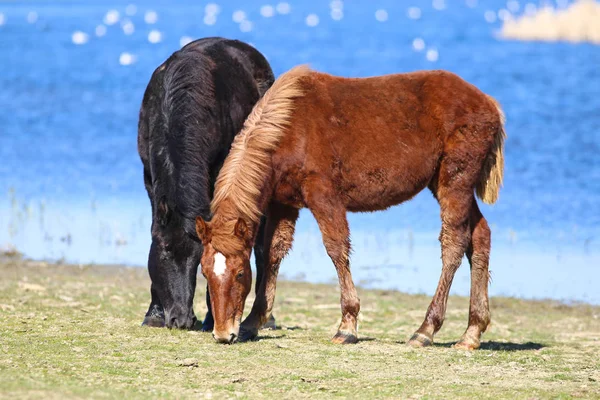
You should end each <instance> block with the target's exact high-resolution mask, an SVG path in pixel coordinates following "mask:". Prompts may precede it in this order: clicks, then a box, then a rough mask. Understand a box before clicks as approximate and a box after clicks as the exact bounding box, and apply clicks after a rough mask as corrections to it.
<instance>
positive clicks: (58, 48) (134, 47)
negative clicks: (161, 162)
mask: <svg viewBox="0 0 600 400" xmlns="http://www.w3.org/2000/svg"><path fill="white" fill-rule="evenodd" d="M318 3H319V4H317V2H310V1H289V3H285V2H284V3H268V2H266V1H255V0H250V1H235V2H234V1H228V2H222V3H221V2H212V3H207V2H204V1H177V2H167V1H151V0H146V1H144V2H139V3H131V2H119V1H92V0H86V1H85V2H76V1H60V2H59V1H54V2H48V1H20V2H2V3H0V57H1V60H2V67H3V68H2V73H1V74H0V89H1V90H0V246H1V247H9V246H14V247H16V248H17V249H18V250H19V251H21V252H23V253H24V254H25V255H26V256H27V257H31V258H40V259H41V258H44V259H65V260H67V261H69V262H80V263H90V262H93V263H125V264H130V265H139V266H144V265H145V262H146V257H147V251H148V247H149V243H150V222H151V217H150V205H149V201H148V199H147V196H146V193H145V190H144V186H143V182H142V172H141V163H140V161H139V158H138V155H137V152H136V134H137V117H138V110H139V106H140V103H141V98H142V94H143V91H144V89H145V86H146V84H147V83H148V80H149V78H150V75H151V73H152V71H153V70H154V68H155V67H156V66H158V65H159V64H160V63H161V62H162V61H163V60H164V59H166V58H167V57H168V56H169V55H170V54H171V53H172V52H173V51H175V50H177V49H178V48H179V47H180V45H181V43H182V42H185V41H187V40H189V38H200V37H205V36H224V37H229V38H237V39H240V40H243V41H246V42H250V43H252V44H253V45H254V46H256V47H257V48H258V49H259V50H260V51H261V52H263V54H265V55H266V57H267V58H268V59H269V62H270V63H271V65H272V67H273V70H274V71H275V73H276V74H277V75H278V74H280V73H282V72H284V71H286V70H287V69H289V68H291V67H293V66H295V65H297V64H302V63H309V64H310V65H311V66H312V67H313V68H315V69H317V70H321V71H326V72H330V73H333V74H338V75H344V76H359V77H360V76H370V75H380V74H386V73H393V72H404V71H413V70H418V69H447V70H451V71H453V72H456V73H458V74H459V75H461V76H462V77H463V78H465V79H466V80H468V81H469V82H471V83H473V84H475V85H477V86H478V87H479V88H481V89H482V90H483V91H485V92H486V93H488V94H490V95H492V96H494V97H496V98H497V99H498V100H499V102H500V103H501V104H502V105H503V108H504V110H505V112H506V115H507V118H508V122H507V125H506V129H507V133H508V140H507V142H506V170H505V186H504V188H503V190H502V192H501V197H500V201H499V202H498V203H497V204H496V205H494V206H485V205H484V206H482V211H483V213H484V215H485V216H486V218H487V219H488V221H489V222H490V225H491V226H492V230H493V248H492V259H491V267H490V268H491V270H492V271H493V275H492V276H493V282H492V285H491V287H490V293H491V294H492V295H511V296H519V297H525V298H555V299H560V300H577V301H586V302H591V303H596V304H600V290H599V282H600V46H593V45H590V44H567V43H526V42H516V41H502V40H499V39H497V38H496V32H497V31H498V30H499V27H500V24H501V22H499V21H498V20H496V21H493V19H496V17H497V15H498V11H499V10H501V9H503V8H505V7H507V3H506V2H505V1H495V0H494V1H489V0H486V1H485V2H484V1H479V3H477V1H475V0H467V1H464V0H447V1H445V2H444V1H442V0H435V1H433V2H431V1H419V0H413V1H411V2H398V1H392V0H389V1H385V0H373V1H369V2H351V1H347V2H344V3H342V2H340V1H334V2H331V3H329V2H318ZM355 3H360V4H355ZM509 3H511V4H510V5H509V7H510V8H511V9H513V10H516V7H518V8H519V11H517V13H520V12H521V11H522V10H523V9H524V7H525V3H519V2H515V1H511V2H509ZM546 3H548V2H546ZM561 4H564V2H561ZM215 12H216V14H215ZM500 14H501V15H502V12H501V13H500ZM492 17H494V18H492ZM350 225H351V230H352V239H353V256H352V269H353V274H354V277H355V280H356V281H357V283H358V282H359V283H360V284H361V285H362V286H365V287H379V288H395V289H400V290H403V291H408V292H423V293H429V294H430V293H432V292H433V291H434V290H435V286H436V284H437V280H438V277H439V273H440V270H441V261H440V255H439V254H440V248H439V244H438V242H437V236H438V232H439V228H440V222H439V208H438V206H437V204H436V202H435V201H434V199H433V198H432V196H431V194H430V193H428V192H423V193H421V194H420V195H418V196H417V197H416V198H415V199H413V200H412V201H410V202H408V203H405V204H402V205H400V206H397V207H394V208H392V209H390V210H388V211H386V212H379V213H371V214H353V215H350ZM468 271H469V269H468V265H467V264H466V263H464V264H463V267H462V268H461V269H460V270H459V273H458V275H457V277H456V280H455V283H454V286H453V290H452V292H453V293H456V294H463V295H467V294H468V293H469V272H468ZM281 274H282V275H283V276H284V277H286V278H290V279H302V280H308V281H315V282H330V281H335V280H336V274H335V270H334V267H333V265H332V264H331V262H330V261H329V260H328V258H327V257H326V255H325V252H324V250H323V246H322V244H321V241H320V234H319V232H318V228H317V226H316V223H315V222H314V220H313V219H312V217H311V216H310V214H309V213H308V212H306V211H303V213H302V214H301V218H300V221H299V223H298V234H297V238H296V243H295V248H294V250H293V252H292V254H291V255H290V256H289V257H288V259H286V260H285V261H284V263H283V266H282V270H281Z"/></svg>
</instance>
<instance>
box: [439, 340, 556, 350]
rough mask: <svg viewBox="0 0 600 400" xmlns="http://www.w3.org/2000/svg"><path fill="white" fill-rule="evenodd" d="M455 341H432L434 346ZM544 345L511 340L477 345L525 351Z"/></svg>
mask: <svg viewBox="0 0 600 400" xmlns="http://www.w3.org/2000/svg"><path fill="white" fill-rule="evenodd" d="M455 344H456V342H447V343H434V344H433V345H434V346H436V347H448V348H449V347H452V346H454V345H455ZM544 347H546V345H544V344H542V343H535V342H526V343H512V342H495V341H493V340H492V341H489V342H482V343H481V346H480V347H479V349H480V350H492V351H527V350H540V349H543V348H544Z"/></svg>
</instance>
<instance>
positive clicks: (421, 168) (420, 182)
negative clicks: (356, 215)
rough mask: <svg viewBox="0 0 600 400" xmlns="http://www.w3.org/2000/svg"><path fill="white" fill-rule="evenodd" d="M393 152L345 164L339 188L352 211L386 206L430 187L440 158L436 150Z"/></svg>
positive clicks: (347, 206) (380, 208)
mask: <svg viewBox="0 0 600 400" xmlns="http://www.w3.org/2000/svg"><path fill="white" fill-rule="evenodd" d="M392 153H393V152H392ZM389 154H390V153H388V157H379V158H378V157H370V158H369V160H368V161H365V162H362V163H357V162H353V163H349V164H347V165H345V166H342V169H341V171H342V172H341V174H340V175H341V176H340V178H341V179H339V180H338V182H339V187H338V190H339V193H340V195H341V197H342V198H343V199H344V201H345V204H346V208H347V209H348V210H349V211H375V210H383V209H386V208H388V207H391V206H394V205H396V204H400V203H402V202H404V201H406V200H409V199H411V198H412V197H413V196H415V195H416V194H417V193H419V192H420V191H421V190H423V189H424V188H426V187H427V185H428V184H429V182H430V181H431V178H432V177H433V175H434V173H435V171H436V168H437V164H438V160H439V157H438V156H437V154H436V152H435V151H424V152H423V151H421V152H419V151H415V152H413V153H412V156H409V157H406V156H405V155H404V156H403V157H402V156H399V155H398V156H397V157H396V156H395V155H394V156H392V157H389ZM350 165H353V166H352V167H350ZM356 166H359V167H356ZM344 167H345V168H344Z"/></svg>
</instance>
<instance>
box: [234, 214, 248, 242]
mask: <svg viewBox="0 0 600 400" xmlns="http://www.w3.org/2000/svg"><path fill="white" fill-rule="evenodd" d="M233 233H235V236H237V237H239V238H240V239H244V240H248V234H249V233H250V229H248V224H247V223H246V221H244V220H243V219H242V218H238V220H237V222H236V223H235V228H234V229H233Z"/></svg>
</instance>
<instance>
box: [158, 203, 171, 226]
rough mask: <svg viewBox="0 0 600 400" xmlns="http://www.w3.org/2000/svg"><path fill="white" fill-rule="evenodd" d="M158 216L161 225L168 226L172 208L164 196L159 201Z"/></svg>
mask: <svg viewBox="0 0 600 400" xmlns="http://www.w3.org/2000/svg"><path fill="white" fill-rule="evenodd" d="M156 217H157V219H158V223H159V224H160V225H161V226H166V225H167V224H168V223H169V220H170V219H171V209H170V208H169V205H168V204H167V200H166V199H165V198H164V197H163V198H162V199H160V201H159V202H158V207H157V209H156Z"/></svg>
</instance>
